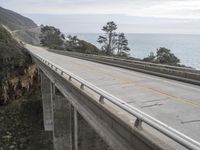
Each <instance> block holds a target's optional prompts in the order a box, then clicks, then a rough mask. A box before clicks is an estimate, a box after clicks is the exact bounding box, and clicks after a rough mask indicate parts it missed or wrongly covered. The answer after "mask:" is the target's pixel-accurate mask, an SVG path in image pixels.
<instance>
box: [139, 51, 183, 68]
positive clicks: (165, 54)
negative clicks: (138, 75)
mask: <svg viewBox="0 0 200 150" xmlns="http://www.w3.org/2000/svg"><path fill="white" fill-rule="evenodd" d="M143 60H144V61H149V62H155V63H160V64H167V65H175V66H176V65H178V64H179V63H180V60H179V59H178V58H177V57H176V56H175V55H174V54H173V53H171V50H170V49H167V48H165V47H160V48H159V49H157V52H156V56H154V54H153V52H151V54H150V55H149V56H148V57H147V58H144V59H143Z"/></svg>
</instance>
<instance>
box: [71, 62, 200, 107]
mask: <svg viewBox="0 0 200 150" xmlns="http://www.w3.org/2000/svg"><path fill="white" fill-rule="evenodd" d="M73 63H74V64H76V65H78V66H79V65H80V64H79V63H75V62H73ZM81 65H84V66H85V67H86V68H89V69H91V70H95V71H98V72H100V73H103V74H106V75H108V76H111V77H113V74H111V73H109V72H107V71H106V72H105V70H103V69H100V68H99V69H94V67H91V66H90V65H87V64H83V63H82V64H81ZM83 68H84V67H83ZM115 76H117V77H116V78H117V79H120V80H121V81H122V82H123V83H124V84H129V85H131V86H133V85H134V86H139V87H142V88H144V89H148V90H151V91H153V92H154V93H157V94H160V95H165V96H167V97H169V98H170V100H174V101H177V102H181V103H185V104H189V105H191V106H193V107H195V108H200V104H197V103H194V102H192V100H189V99H185V98H180V97H177V96H174V95H171V94H169V93H165V92H162V91H160V90H157V89H154V88H151V87H148V86H145V85H144V84H141V83H136V82H135V81H132V80H127V79H124V78H122V77H120V76H118V74H115Z"/></svg>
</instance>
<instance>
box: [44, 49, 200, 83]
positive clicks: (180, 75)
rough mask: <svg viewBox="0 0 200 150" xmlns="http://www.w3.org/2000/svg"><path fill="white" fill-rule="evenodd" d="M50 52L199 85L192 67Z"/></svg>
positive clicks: (196, 74) (197, 72)
mask: <svg viewBox="0 0 200 150" xmlns="http://www.w3.org/2000/svg"><path fill="white" fill-rule="evenodd" d="M48 50H49V51H50V52H54V53H58V54H62V55H67V56H72V57H76V58H81V59H85V60H90V61H94V62H99V63H103V64H108V65H112V66H117V67H121V68H125V69H130V70H135V71H139V72H143V73H147V74H152V75H156V76H160V77H165V78H169V79H174V80H178V81H182V82H187V83H192V84H196V85H200V71H199V70H196V69H192V68H186V67H178V66H170V65H163V64H156V63H150V62H144V61H137V60H132V59H122V58H116V57H110V56H100V55H93V54H83V53H77V52H68V51H60V50H51V49H48Z"/></svg>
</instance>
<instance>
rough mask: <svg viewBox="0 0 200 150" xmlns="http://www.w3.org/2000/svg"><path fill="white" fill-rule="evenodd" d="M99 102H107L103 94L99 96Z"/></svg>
mask: <svg viewBox="0 0 200 150" xmlns="http://www.w3.org/2000/svg"><path fill="white" fill-rule="evenodd" d="M99 102H100V103H101V104H104V103H105V102H104V97H103V96H102V95H101V96H100V97H99Z"/></svg>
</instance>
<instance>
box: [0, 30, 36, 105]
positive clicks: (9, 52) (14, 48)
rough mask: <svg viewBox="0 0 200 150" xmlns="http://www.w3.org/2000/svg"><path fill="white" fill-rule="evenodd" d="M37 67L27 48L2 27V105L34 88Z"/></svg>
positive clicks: (0, 90)
mask: <svg viewBox="0 0 200 150" xmlns="http://www.w3.org/2000/svg"><path fill="white" fill-rule="evenodd" d="M36 76H37V66H36V65H35V64H33V63H32V62H31V58H30V56H29V54H28V53H27V51H26V50H25V48H23V46H22V45H20V44H18V43H17V42H16V41H15V40H14V39H13V38H12V36H11V34H10V33H9V32H8V31H7V30H6V29H4V28H3V27H2V26H0V104H1V105H2V104H6V103H8V102H9V101H11V100H14V99H17V98H19V97H21V96H22V95H23V94H24V93H25V92H26V91H28V90H29V88H30V87H31V86H32V84H33V81H34V80H35V78H36Z"/></svg>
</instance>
